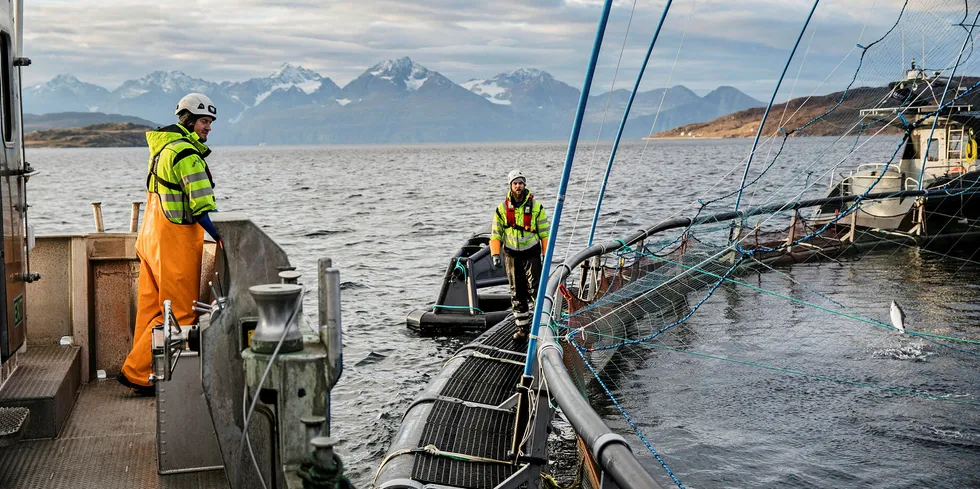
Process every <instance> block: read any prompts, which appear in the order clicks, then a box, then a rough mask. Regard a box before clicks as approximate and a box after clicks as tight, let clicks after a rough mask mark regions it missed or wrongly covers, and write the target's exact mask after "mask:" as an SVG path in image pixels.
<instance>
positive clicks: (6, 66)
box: [0, 32, 14, 143]
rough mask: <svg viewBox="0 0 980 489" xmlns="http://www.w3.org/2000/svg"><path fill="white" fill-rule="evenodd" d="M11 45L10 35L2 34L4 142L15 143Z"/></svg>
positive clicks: (0, 65) (0, 73)
mask: <svg viewBox="0 0 980 489" xmlns="http://www.w3.org/2000/svg"><path fill="white" fill-rule="evenodd" d="M10 45H11V42H10V34H8V33H6V32H0V90H2V92H3V93H2V94H0V104H3V140H4V141H6V142H8V143H9V142H11V141H13V136H14V132H13V126H14V116H13V114H14V113H13V104H14V98H13V95H12V94H13V91H12V84H13V80H12V79H11V63H12V60H11V58H10Z"/></svg>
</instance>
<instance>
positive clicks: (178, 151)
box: [146, 124, 217, 224]
mask: <svg viewBox="0 0 980 489" xmlns="http://www.w3.org/2000/svg"><path fill="white" fill-rule="evenodd" d="M146 143H147V146H148V147H149V149H150V162H149V165H148V166H149V167H148V168H147V176H146V189H147V190H148V191H150V192H154V193H156V194H159V195H160V205H161V207H162V210H163V215H164V216H166V217H167V219H168V220H169V221H170V222H173V223H175V224H193V223H194V221H195V218H196V217H197V216H200V215H201V214H202V213H204V212H208V211H213V210H215V209H217V205H216V203H215V200H214V190H213V189H214V181H213V180H212V179H211V171H210V170H209V169H208V164H207V162H206V161H204V158H206V157H207V156H208V155H209V154H211V150H210V149H208V147H207V146H205V145H204V143H202V142H201V141H200V139H199V138H198V136H197V134H196V133H194V132H190V131H188V130H187V129H185V128H184V127H183V126H181V125H180V124H174V125H172V126H167V127H163V128H160V129H157V130H156V131H150V132H147V133H146Z"/></svg>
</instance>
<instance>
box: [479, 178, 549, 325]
mask: <svg viewBox="0 0 980 489" xmlns="http://www.w3.org/2000/svg"><path fill="white" fill-rule="evenodd" d="M507 185H508V187H509V191H508V192H507V198H506V199H504V201H503V203H501V204H500V205H498V206H497V210H496V212H494V215H493V224H492V225H491V232H490V254H491V255H492V258H493V266H494V267H495V268H500V266H501V262H503V266H504V269H505V270H506V271H507V281H508V282H509V283H510V302H511V308H512V310H513V311H514V325H515V326H516V329H517V331H516V332H515V333H514V340H515V341H523V340H525V339H527V335H528V333H529V332H530V330H531V319H532V317H531V314H532V311H531V305H532V304H533V303H534V299H535V297H536V295H537V293H538V282H539V280H540V277H541V257H542V256H543V255H544V252H545V250H546V249H547V248H548V235H549V231H550V230H551V223H550V222H548V216H547V215H546V214H545V212H544V207H543V206H542V205H541V203H540V202H538V201H537V200H535V198H534V196H533V195H531V192H530V191H529V190H528V189H527V178H525V177H524V174H523V173H521V171H520V170H514V171H512V172H510V174H509V175H507ZM501 255H502V258H501Z"/></svg>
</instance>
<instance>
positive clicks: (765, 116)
mask: <svg viewBox="0 0 980 489" xmlns="http://www.w3.org/2000/svg"><path fill="white" fill-rule="evenodd" d="M818 3H820V0H814V1H813V8H811V9H810V15H807V16H806V22H804V23H803V28H802V29H800V35H799V36H797V38H796V44H794V45H793V50H792V51H790V52H789V58H788V59H787V60H786V66H784V67H783V73H782V74H781V75H779V81H778V82H776V88H775V89H774V90H773V91H772V97H770V98H769V105H767V106H766V112H765V113H764V114H762V121H761V122H759V130H758V131H756V133H755V141H753V142H752V151H750V152H749V161H747V162H745V172H744V173H742V183H741V184H739V186H738V196H737V197H735V212H738V205H739V203H741V202H742V191H743V190H745V180H746V179H748V177H749V167H750V166H752V157H754V156H755V149H756V147H757V146H758V145H759V138H760V137H762V128H763V127H764V126H765V125H766V119H768V118H769V110H771V109H772V104H773V102H775V101H776V94H777V93H779V86H780V85H782V83H783V78H785V77H786V70H788V69H789V64H790V62H792V61H793V56H794V55H795V54H796V48H798V47H799V46H800V40H801V39H803V33H804V32H806V27H807V26H808V25H810V19H812V18H813V12H814V11H815V10H817V4H818Z"/></svg>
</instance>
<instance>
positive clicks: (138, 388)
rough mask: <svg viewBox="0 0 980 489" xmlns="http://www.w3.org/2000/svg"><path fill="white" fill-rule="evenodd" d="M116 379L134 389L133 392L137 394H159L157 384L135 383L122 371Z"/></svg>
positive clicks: (146, 395)
mask: <svg viewBox="0 0 980 489" xmlns="http://www.w3.org/2000/svg"><path fill="white" fill-rule="evenodd" d="M116 380H117V381H119V383H120V384H122V385H124V386H126V387H129V388H130V389H132V390H133V393H135V394H136V395H137V396H144V397H153V396H155V395H157V386H155V385H139V384H135V383H133V382H132V381H130V380H129V379H128V378H126V375H125V374H123V373H122V372H119V375H117V376H116Z"/></svg>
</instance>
